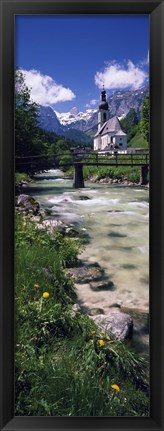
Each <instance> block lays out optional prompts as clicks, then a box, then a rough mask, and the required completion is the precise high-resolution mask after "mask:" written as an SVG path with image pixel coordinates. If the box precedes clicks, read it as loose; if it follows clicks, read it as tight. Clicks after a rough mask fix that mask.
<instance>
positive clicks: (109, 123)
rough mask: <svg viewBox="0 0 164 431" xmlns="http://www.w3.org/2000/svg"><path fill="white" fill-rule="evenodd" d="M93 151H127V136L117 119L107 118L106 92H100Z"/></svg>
mask: <svg viewBox="0 0 164 431" xmlns="http://www.w3.org/2000/svg"><path fill="white" fill-rule="evenodd" d="M93 145H94V151H110V150H111V151H112V150H113V151H114V150H115V149H118V151H121V150H126V149H127V134H126V133H125V132H124V131H123V129H122V126H121V123H120V121H119V119H118V117H116V116H115V117H112V118H109V105H108V102H107V100H106V91H105V90H104V88H103V90H102V92H101V102H100V105H99V110H98V131H97V133H96V135H95V136H94V143H93Z"/></svg>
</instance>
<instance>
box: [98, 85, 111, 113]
mask: <svg viewBox="0 0 164 431" xmlns="http://www.w3.org/2000/svg"><path fill="white" fill-rule="evenodd" d="M99 109H104V110H105V111H108V110H109V105H108V102H107V100H106V91H105V90H104V88H103V90H102V92H101V102H100V105H99Z"/></svg>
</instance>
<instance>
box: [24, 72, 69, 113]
mask: <svg viewBox="0 0 164 431" xmlns="http://www.w3.org/2000/svg"><path fill="white" fill-rule="evenodd" d="M21 72H22V73H23V75H24V77H25V83H26V85H27V87H28V88H29V90H30V95H31V100H33V101H34V102H36V103H38V104H40V105H44V106H46V105H54V104H55V103H58V102H65V101H68V100H72V99H74V98H75V97H76V96H75V94H74V93H73V92H72V90H70V88H65V87H63V86H62V85H61V84H57V83H56V82H55V81H54V80H53V78H51V77H50V76H48V75H42V74H41V72H39V71H37V70H35V69H32V70H21Z"/></svg>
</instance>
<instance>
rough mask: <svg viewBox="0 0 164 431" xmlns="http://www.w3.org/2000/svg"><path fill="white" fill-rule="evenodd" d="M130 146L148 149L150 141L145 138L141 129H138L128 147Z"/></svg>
mask: <svg viewBox="0 0 164 431" xmlns="http://www.w3.org/2000/svg"><path fill="white" fill-rule="evenodd" d="M129 147H132V148H146V149H148V147H149V146H148V143H147V141H146V140H145V139H144V138H143V136H142V134H141V132H140V130H138V131H137V133H136V134H135V136H134V137H133V138H132V139H131V141H130V142H129V143H128V148H129Z"/></svg>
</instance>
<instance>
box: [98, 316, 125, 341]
mask: <svg viewBox="0 0 164 431" xmlns="http://www.w3.org/2000/svg"><path fill="white" fill-rule="evenodd" d="M90 318H91V319H93V320H94V322H95V323H96V324H97V326H98V329H99V331H100V332H105V333H106V335H108V336H109V337H110V336H111V337H114V338H117V339H119V340H121V341H124V340H126V339H130V338H131V337H132V335H133V319H132V317H131V316H130V315H129V314H126V313H121V312H111V313H109V314H106V315H103V314H99V315H97V316H90Z"/></svg>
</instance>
